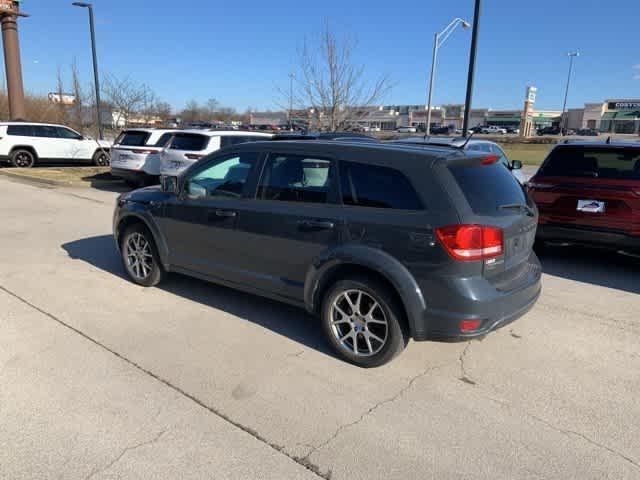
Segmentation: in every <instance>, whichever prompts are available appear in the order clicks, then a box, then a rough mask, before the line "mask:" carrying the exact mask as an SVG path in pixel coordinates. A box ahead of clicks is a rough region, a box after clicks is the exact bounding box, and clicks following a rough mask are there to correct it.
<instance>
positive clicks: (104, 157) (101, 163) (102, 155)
mask: <svg viewBox="0 0 640 480" xmlns="http://www.w3.org/2000/svg"><path fill="white" fill-rule="evenodd" d="M93 164H94V165H95V166H96V167H108V166H109V165H110V164H111V157H109V152H107V151H105V150H98V151H97V152H96V153H94V154H93Z"/></svg>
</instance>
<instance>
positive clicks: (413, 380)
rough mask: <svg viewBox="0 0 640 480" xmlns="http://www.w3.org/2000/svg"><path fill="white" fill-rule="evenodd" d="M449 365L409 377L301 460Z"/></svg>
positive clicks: (306, 458) (432, 368) (307, 457)
mask: <svg viewBox="0 0 640 480" xmlns="http://www.w3.org/2000/svg"><path fill="white" fill-rule="evenodd" d="M448 365H449V364H448V363H445V364H442V365H436V366H435V367H429V368H427V369H425V370H423V371H422V372H420V373H418V374H417V375H415V376H413V377H411V379H409V381H408V382H407V384H406V385H405V386H404V387H402V388H401V389H400V390H399V391H398V393H396V394H395V395H394V396H392V397H390V398H387V399H385V400H381V401H379V402H377V403H375V404H374V405H373V406H372V407H370V408H368V409H367V410H366V411H365V412H364V413H363V414H362V415H360V417H359V418H358V419H357V420H354V421H353V422H350V423H346V424H344V425H340V426H339V427H338V428H337V429H336V431H335V432H334V433H333V435H331V436H330V437H329V438H328V439H327V440H325V441H324V442H322V443H320V444H319V445H316V446H313V447H312V448H311V450H310V451H309V452H308V453H307V454H306V455H305V456H304V457H302V458H301V460H303V461H308V460H309V458H310V457H311V455H313V454H314V453H316V452H317V451H318V450H321V449H322V448H324V447H326V446H327V445H329V444H330V443H331V442H333V441H334V440H335V439H336V438H337V437H338V436H339V435H340V434H341V433H342V432H343V431H344V430H346V429H348V428H351V427H354V426H356V425H358V424H359V423H360V422H362V421H363V420H364V419H365V418H366V417H368V416H369V415H371V414H372V413H373V412H375V411H376V410H377V409H378V408H380V407H382V406H384V405H387V404H389V403H393V402H395V401H396V400H398V399H399V398H400V397H402V396H403V395H404V394H405V393H406V392H407V391H408V390H409V389H410V388H411V387H412V386H413V384H414V383H416V382H417V381H418V380H420V379H422V378H423V377H426V376H427V375H429V374H430V373H432V372H434V371H436V370H439V369H441V368H444V367H447V366H448ZM300 445H302V444H300ZM309 446H310V445H309Z"/></svg>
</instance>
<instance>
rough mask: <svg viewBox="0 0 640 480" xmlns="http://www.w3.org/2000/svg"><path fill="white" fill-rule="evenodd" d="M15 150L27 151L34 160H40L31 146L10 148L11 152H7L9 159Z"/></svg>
mask: <svg viewBox="0 0 640 480" xmlns="http://www.w3.org/2000/svg"><path fill="white" fill-rule="evenodd" d="M16 150H27V151H28V152H30V153H32V154H33V156H34V160H38V159H39V158H40V156H39V155H38V152H37V151H36V149H35V148H34V147H33V145H14V146H13V147H11V150H10V151H9V157H11V155H13V153H14V152H15V151H16Z"/></svg>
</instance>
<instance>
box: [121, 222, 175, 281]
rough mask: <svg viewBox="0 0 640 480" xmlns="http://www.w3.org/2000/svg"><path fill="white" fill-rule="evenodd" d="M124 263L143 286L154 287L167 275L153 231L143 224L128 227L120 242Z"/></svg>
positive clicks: (131, 274)
mask: <svg viewBox="0 0 640 480" xmlns="http://www.w3.org/2000/svg"><path fill="white" fill-rule="evenodd" d="M120 256H121V257H122V264H123V266H124V269H125V270H126V272H127V274H128V275H129V278H130V279H131V280H132V281H133V282H134V283H137V284H138V285H142V286H143V287H154V286H156V285H158V284H159V283H160V282H161V281H162V280H163V279H164V277H165V275H166V272H165V270H164V268H163V266H162V263H161V262H160V255H158V250H157V248H156V243H155V241H154V239H153V235H151V232H150V231H149V230H148V229H147V228H146V227H145V226H143V225H140V224H136V225H132V226H130V227H129V228H127V229H126V230H125V232H124V234H123V235H122V240H121V242H120Z"/></svg>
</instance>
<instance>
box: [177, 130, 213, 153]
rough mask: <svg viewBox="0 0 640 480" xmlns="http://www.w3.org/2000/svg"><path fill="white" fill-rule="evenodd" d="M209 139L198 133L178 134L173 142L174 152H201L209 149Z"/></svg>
mask: <svg viewBox="0 0 640 480" xmlns="http://www.w3.org/2000/svg"><path fill="white" fill-rule="evenodd" d="M208 144H209V137H207V136H206V135H198V134H197V133H177V134H176V135H175V136H174V137H173V140H172V142H171V146H170V147H169V148H171V149H172V150H187V151H195V152H197V151H200V150H204V149H205V148H207V145H208Z"/></svg>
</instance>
